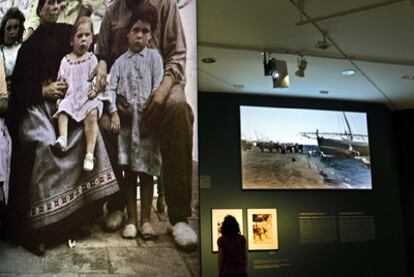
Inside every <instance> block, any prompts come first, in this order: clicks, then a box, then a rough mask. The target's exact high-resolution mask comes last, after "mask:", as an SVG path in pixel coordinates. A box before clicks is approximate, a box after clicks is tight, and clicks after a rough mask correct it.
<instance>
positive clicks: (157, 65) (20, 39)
mask: <svg viewBox="0 0 414 277" xmlns="http://www.w3.org/2000/svg"><path fill="white" fill-rule="evenodd" d="M0 19H1V26H0V50H1V52H2V55H0V131H1V133H0V145H1V146H0V187H1V190H0V192H1V195H0V196H1V197H0V201H1V203H0V223H1V225H0V227H1V240H0V256H1V261H0V275H1V274H17V275H18V274H52V275H53V274H61V273H75V274H98V275H103V276H104V275H105V274H119V275H128V274H129V275H139V276H155V275H158V276H167V275H169V274H170V273H171V272H172V271H174V272H176V273H177V274H178V276H197V275H199V267H198V264H199V261H198V255H197V249H198V247H199V238H198V228H199V224H198V222H199V211H198V207H199V205H198V176H197V174H198V157H197V156H198V150H197V136H196V134H197V130H196V126H197V117H196V115H197V110H196V109H197V99H196V93H197V71H196V70H197V50H196V49H197V48H196V46H197V45H196V37H197V35H196V26H197V24H196V0H148V1H145V0H3V1H1V0H0ZM75 257H77V258H75ZM19 264H25V266H23V267H22V266H16V265H19Z"/></svg>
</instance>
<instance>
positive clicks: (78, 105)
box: [54, 17, 103, 171]
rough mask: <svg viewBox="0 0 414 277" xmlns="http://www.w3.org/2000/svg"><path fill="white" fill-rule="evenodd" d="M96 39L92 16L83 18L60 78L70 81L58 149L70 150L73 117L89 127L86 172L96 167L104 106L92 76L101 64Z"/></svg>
mask: <svg viewBox="0 0 414 277" xmlns="http://www.w3.org/2000/svg"><path fill="white" fill-rule="evenodd" d="M92 38H93V25H92V21H91V19H90V18H89V17H80V18H79V19H78V20H77V22H76V23H75V25H74V26H73V33H72V38H71V46H72V47H73V51H72V52H71V53H69V54H67V55H66V56H65V57H64V58H63V59H62V61H61V64H60V68H59V73H58V79H59V80H60V81H62V82H66V83H67V86H68V89H67V92H66V95H65V97H64V98H63V99H62V100H61V101H60V103H59V101H58V111H57V112H56V114H55V115H54V117H57V118H58V129H59V137H58V139H57V140H56V142H55V146H56V147H57V148H59V149H60V150H62V151H65V149H66V147H67V138H68V121H69V118H71V119H73V120H75V121H76V122H81V121H83V123H84V125H85V137H86V155H85V160H84V163H83V169H84V170H85V171H92V170H93V167H94V150H95V143H96V137H97V134H98V118H99V117H100V116H101V115H102V109H103V103H102V102H101V101H100V100H98V99H96V98H95V96H96V94H97V92H96V91H95V90H94V88H93V85H92V82H91V81H89V76H90V75H91V72H92V71H93V69H94V68H95V66H96V65H97V63H98V60H97V58H96V56H95V55H94V54H93V53H91V52H89V51H88V50H89V48H90V46H91V44H92Z"/></svg>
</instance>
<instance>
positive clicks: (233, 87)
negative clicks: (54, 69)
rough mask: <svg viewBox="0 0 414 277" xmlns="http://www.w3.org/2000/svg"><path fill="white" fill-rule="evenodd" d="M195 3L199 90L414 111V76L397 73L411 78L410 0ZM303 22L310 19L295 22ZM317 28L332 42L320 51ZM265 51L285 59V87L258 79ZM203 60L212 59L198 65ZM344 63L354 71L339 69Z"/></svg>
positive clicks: (413, 20)
mask: <svg viewBox="0 0 414 277" xmlns="http://www.w3.org/2000/svg"><path fill="white" fill-rule="evenodd" d="M197 5H198V8H197V13H198V14H197V20H198V89H199V90H200V91H205V92H226V93H246V94H266V95H277V96H292V97H312V98H328V99H342V100H356V101H364V102H375V103H384V104H386V105H387V106H388V107H389V108H390V109H392V110H396V109H412V108H414V80H410V79H402V78H401V77H402V76H404V75H406V76H413V78H414V0H405V1H404V0H399V1H396V0H388V1H384V0H347V1H337V0H335V1H332V0H305V1H303V0H273V1H271V0H255V1H240V0H197ZM325 16H326V17H328V18H326V19H323V20H318V18H319V17H325ZM308 19H314V21H313V23H312V22H310V23H307V24H302V23H306V22H304V21H306V20H308ZM323 33H326V36H327V41H328V42H329V43H330V44H332V45H333V46H332V47H330V48H328V49H326V50H321V49H318V48H316V47H315V44H316V43H317V42H318V41H322V40H323V35H322V34H323ZM264 50H266V51H267V52H268V53H270V54H271V57H273V58H276V59H282V60H285V61H286V62H287V65H288V71H289V77H290V86H289V88H273V85H272V78H271V77H270V76H264V69H263V56H262V55H261V53H262V52H263V51H264ZM299 55H303V56H304V58H305V59H306V60H307V62H308V66H307V69H306V71H305V77H304V78H300V77H297V76H295V74H294V73H295V71H296V70H297V58H298V56H299ZM206 57H214V58H215V59H216V62H215V63H211V64H206V63H203V62H201V60H202V59H203V58H206ZM350 68H352V69H355V70H356V74H354V75H353V76H343V75H342V74H341V72H342V71H343V70H345V69H350ZM321 90H323V91H328V94H321V93H320V91H321Z"/></svg>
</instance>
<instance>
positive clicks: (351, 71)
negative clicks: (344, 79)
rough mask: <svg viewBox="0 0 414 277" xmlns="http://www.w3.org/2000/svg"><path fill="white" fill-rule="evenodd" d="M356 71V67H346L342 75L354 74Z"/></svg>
mask: <svg viewBox="0 0 414 277" xmlns="http://www.w3.org/2000/svg"><path fill="white" fill-rule="evenodd" d="M355 73H356V71H355V69H345V70H344V71H342V73H341V74H342V75H344V76H352V75H354V74H355Z"/></svg>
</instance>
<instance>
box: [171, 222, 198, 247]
mask: <svg viewBox="0 0 414 277" xmlns="http://www.w3.org/2000/svg"><path fill="white" fill-rule="evenodd" d="M168 230H169V232H170V233H171V235H172V236H173V238H174V242H175V244H176V245H177V247H178V248H180V249H181V250H185V251H193V250H195V249H197V243H198V237H197V234H196V232H194V230H193V229H192V228H191V227H190V225H188V223H187V222H183V221H181V222H177V223H176V224H175V225H174V226H172V225H171V224H169V226H168Z"/></svg>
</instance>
